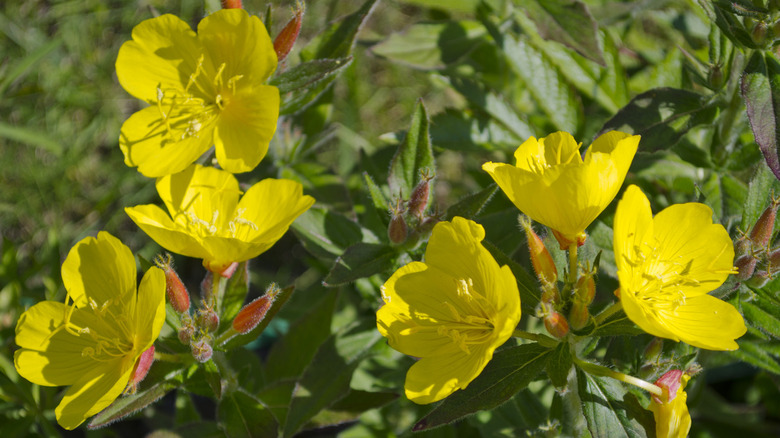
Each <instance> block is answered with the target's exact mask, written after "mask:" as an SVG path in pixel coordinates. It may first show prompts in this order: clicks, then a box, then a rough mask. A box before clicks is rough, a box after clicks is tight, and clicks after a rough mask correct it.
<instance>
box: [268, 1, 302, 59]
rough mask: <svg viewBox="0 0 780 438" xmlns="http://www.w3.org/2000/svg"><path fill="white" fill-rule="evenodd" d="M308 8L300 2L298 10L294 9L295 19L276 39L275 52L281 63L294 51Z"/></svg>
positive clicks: (289, 22)
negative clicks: (304, 14)
mask: <svg viewBox="0 0 780 438" xmlns="http://www.w3.org/2000/svg"><path fill="white" fill-rule="evenodd" d="M305 10H306V7H305V6H304V5H303V3H301V2H298V3H297V4H296V8H295V9H293V14H294V15H293V17H292V18H291V19H290V21H288V22H287V24H286V25H285V26H284V29H282V31H281V32H279V35H277V36H276V39H274V51H275V52H276V57H277V58H278V60H279V62H282V61H283V60H284V59H285V58H287V55H288V54H289V53H290V50H292V48H293V45H295V41H296V40H297V39H298V34H299V33H300V31H301V23H302V22H303V13H304V12H305Z"/></svg>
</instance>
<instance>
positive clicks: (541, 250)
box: [520, 216, 558, 284]
mask: <svg viewBox="0 0 780 438" xmlns="http://www.w3.org/2000/svg"><path fill="white" fill-rule="evenodd" d="M520 225H522V227H523V229H524V230H525V237H526V239H527V240H528V251H529V252H530V253H531V264H532V265H533V267H534V272H536V277H537V278H539V281H540V282H542V284H544V283H547V282H549V283H555V282H556V281H558V269H557V268H556V267H555V262H553V259H552V256H551V255H550V252H549V251H547V247H546V246H544V242H542V239H540V238H539V236H538V235H537V234H536V233H535V232H534V230H533V228H531V221H530V220H529V219H528V218H526V217H525V216H523V217H522V218H521V219H520Z"/></svg>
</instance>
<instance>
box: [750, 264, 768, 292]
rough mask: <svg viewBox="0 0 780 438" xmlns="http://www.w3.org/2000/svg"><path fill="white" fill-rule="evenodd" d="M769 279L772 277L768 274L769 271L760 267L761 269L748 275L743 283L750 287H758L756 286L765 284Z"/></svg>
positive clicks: (759, 286)
mask: <svg viewBox="0 0 780 438" xmlns="http://www.w3.org/2000/svg"><path fill="white" fill-rule="evenodd" d="M771 279H772V276H771V275H770V274H769V272H767V271H765V270H763V269H761V270H758V271H755V272H754V273H753V276H752V277H750V280H747V281H745V283H746V284H747V285H748V286H750V287H754V288H756V289H758V288H761V287H764V285H766V284H767V283H768V282H769V280H771Z"/></svg>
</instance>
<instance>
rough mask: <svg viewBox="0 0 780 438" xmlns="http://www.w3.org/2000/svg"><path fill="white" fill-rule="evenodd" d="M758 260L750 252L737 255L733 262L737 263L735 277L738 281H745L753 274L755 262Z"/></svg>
mask: <svg viewBox="0 0 780 438" xmlns="http://www.w3.org/2000/svg"><path fill="white" fill-rule="evenodd" d="M757 262H758V259H756V258H755V257H753V256H752V255H750V254H747V255H743V256H742V257H739V258H738V259H737V261H736V262H734V264H736V265H737V270H738V272H737V274H736V278H737V280H740V281H745V280H748V279H750V277H752V276H753V272H754V271H755V270H756V263H757Z"/></svg>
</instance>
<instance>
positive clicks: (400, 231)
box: [387, 215, 409, 245]
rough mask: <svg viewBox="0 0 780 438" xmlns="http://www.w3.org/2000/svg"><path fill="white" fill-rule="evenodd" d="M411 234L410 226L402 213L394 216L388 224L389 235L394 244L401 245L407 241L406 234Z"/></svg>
mask: <svg viewBox="0 0 780 438" xmlns="http://www.w3.org/2000/svg"><path fill="white" fill-rule="evenodd" d="M408 234H409V228H408V227H407V226H406V221H405V220H404V217H403V216H402V215H398V216H393V218H392V219H390V225H388V226H387V237H388V239H390V243H392V244H393V245H400V244H402V243H404V242H406V236H407V235H408Z"/></svg>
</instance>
